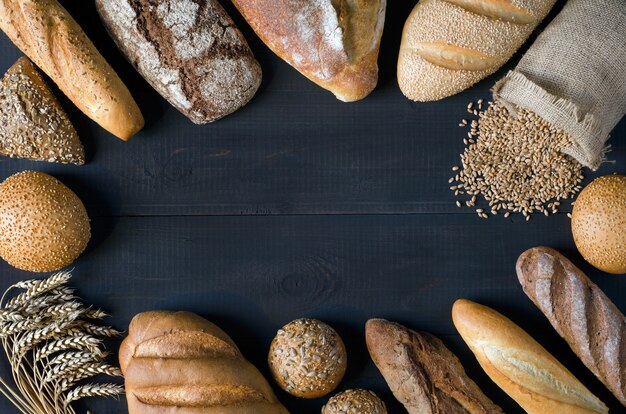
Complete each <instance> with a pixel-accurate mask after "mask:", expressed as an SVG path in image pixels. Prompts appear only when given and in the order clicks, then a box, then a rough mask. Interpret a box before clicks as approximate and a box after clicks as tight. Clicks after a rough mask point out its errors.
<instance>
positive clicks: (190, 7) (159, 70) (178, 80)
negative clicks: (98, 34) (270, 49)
mask: <svg viewBox="0 0 626 414" xmlns="http://www.w3.org/2000/svg"><path fill="white" fill-rule="evenodd" d="M96 6H97V9H98V12H99V13H100V16H101V18H102V21H103V22H104V24H105V26H106V27H107V29H108V31H109V33H110V34H111V37H113V39H114V40H115V43H116V44H117V45H118V47H119V48H120V49H121V50H122V52H124V54H125V55H126V57H127V58H128V60H129V61H130V62H131V63H132V64H133V65H134V66H135V68H136V69H137V70H138V71H139V73H141V75H142V76H143V77H144V78H145V79H146V80H147V81H148V82H149V83H150V84H151V85H152V86H153V87H154V88H155V89H156V90H157V91H158V92H159V93H160V94H161V95H162V96H163V97H164V98H166V99H167V100H168V101H169V102H170V103H171V104H172V105H173V106H174V107H176V108H177V109H178V110H179V111H180V112H182V113H183V114H184V115H185V116H187V117H188V118H189V119H191V120H192V121H193V122H195V123H197V124H204V123H207V122H213V121H215V120H217V119H219V118H222V117H224V116H226V115H228V114H230V113H232V112H234V111H236V110H237V109H239V108H241V107H242V106H244V105H245V104H246V103H247V102H248V101H249V100H250V99H252V97H253V96H254V94H255V92H256V90H257V89H258V87H259V85H260V83H261V67H260V65H259V63H258V62H257V61H256V60H255V59H254V56H253V55H252V52H251V51H250V48H249V47H248V44H247V43H246V40H245V39H244V37H243V35H242V34H241V32H239V30H238V29H237V27H236V26H235V23H234V22H233V21H232V19H231V18H230V17H229V16H228V14H227V13H226V11H225V10H224V9H223V8H222V6H221V5H220V4H219V2H218V1H217V0H176V1H172V0H156V1H155V0H96Z"/></svg>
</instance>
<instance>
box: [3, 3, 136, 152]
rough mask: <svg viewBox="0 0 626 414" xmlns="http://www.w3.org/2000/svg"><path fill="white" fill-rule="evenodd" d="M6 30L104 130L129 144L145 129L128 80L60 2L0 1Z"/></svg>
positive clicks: (16, 43) (18, 45)
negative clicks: (121, 77) (120, 74)
mask: <svg viewBox="0 0 626 414" xmlns="http://www.w3.org/2000/svg"><path fill="white" fill-rule="evenodd" d="M0 29H2V30H3V31H4V32H5V33H6V34H7V36H9V39H11V40H12V41H13V43H15V45H16V46H17V47H19V48H20V49H21V50H22V51H23V52H24V53H25V54H26V56H28V57H29V58H31V59H32V61H33V62H34V63H35V64H36V65H37V66H39V68H40V69H41V70H43V71H44V72H45V73H46V74H47V75H48V76H49V77H50V78H52V80H53V81H54V82H55V83H56V84H57V85H58V87H59V89H61V91H63V93H64V94H65V95H67V97H68V98H70V100H71V101H72V102H74V104H75V105H76V106H77V107H78V109H80V110H81V111H83V112H84V113H85V115H87V116H88V117H90V118H91V119H93V120H94V121H95V122H97V123H98V124H99V125H100V126H102V127H103V128H104V129H106V130H107V131H109V132H110V133H112V134H113V135H115V136H117V137H118V138H121V139H123V140H125V141H126V140H128V139H130V138H131V137H132V136H133V135H135V134H136V133H137V132H139V130H141V128H143V124H144V120H143V116H142V115H141V112H140V111H139V107H137V104H136V103H135V101H134V99H133V97H132V96H131V95H130V92H129V91H128V89H127V88H126V86H125V85H124V83H123V82H122V80H121V79H120V78H119V77H118V76H117V74H116V73H115V71H114V70H113V68H112V67H111V66H110V65H109V64H108V63H107V62H106V60H105V59H104V58H103V57H102V55H101V54H100V53H99V52H98V50H97V49H96V47H95V46H94V45H93V43H91V40H89V38H88V37H87V35H86V34H85V32H83V30H82V29H81V28H80V26H79V25H78V23H76V21H75V20H74V19H73V18H72V16H70V14H69V13H68V12H67V10H65V8H63V6H61V4H60V3H59V2H58V1H57V0H0Z"/></svg>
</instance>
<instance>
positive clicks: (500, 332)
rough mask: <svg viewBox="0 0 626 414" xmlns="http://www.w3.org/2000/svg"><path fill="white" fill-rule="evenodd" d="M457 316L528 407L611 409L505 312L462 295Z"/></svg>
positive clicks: (486, 365) (483, 361)
mask: <svg viewBox="0 0 626 414" xmlns="http://www.w3.org/2000/svg"><path fill="white" fill-rule="evenodd" d="M452 319H453V321H454V325H455V326H456V328H457V330H458V331H459V333H460V334H461V337H463V340H464V341H465V343H467V345H468V346H469V348H470V349H471V350H472V352H473V353H474V355H475V356H476V359H477V360H478V362H479V363H480V365H481V367H482V368H483V369H484V370H485V372H486V373H487V375H489V377H491V379H492V380H493V381H494V382H495V383H496V384H497V385H498V386H499V387H500V388H502V389H503V390H504V391H505V392H506V393H507V394H509V396H510V397H511V398H513V399H514V400H515V401H516V402H517V403H518V404H519V405H520V406H521V407H522V408H523V409H524V410H525V411H526V412H527V413H529V414H550V413H558V412H563V413H568V414H570V413H572V414H592V413H596V414H597V413H603V414H606V413H608V408H607V407H606V406H605V405H604V403H602V401H600V400H599V399H598V398H597V397H596V396H595V395H593V394H592V393H591V392H590V391H589V390H588V389H587V388H585V386H584V385H583V384H581V383H580V382H579V381H578V380H577V379H576V377H574V375H572V373H571V372H569V371H568V370H567V368H565V367H564V366H563V365H561V363H560V362H559V361H558V360H557V359H556V358H554V357H553V356H552V355H551V354H550V353H548V351H546V350H545V349H544V348H543V347H542V346H541V345H539V344H538V343H537V342H536V341H535V340H534V339H533V338H531V337H530V335H528V334H527V333H526V332H524V331H523V330H522V329H521V328H520V327H519V326H517V325H515V324H514V323H513V322H511V321H510V320H509V319H508V318H506V317H505V316H503V315H501V314H500V313H498V312H496V311H495V310H493V309H491V308H488V307H486V306H483V305H479V304H478V303H474V302H472V301H469V300H466V299H459V300H457V301H456V302H455V303H454V306H453V308H452Z"/></svg>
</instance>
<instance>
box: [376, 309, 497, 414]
mask: <svg viewBox="0 0 626 414" xmlns="http://www.w3.org/2000/svg"><path fill="white" fill-rule="evenodd" d="M365 339H366V341H367V349H368V350H369V353H370V355H371V357H372V360H374V363H375V364H376V366H377V367H378V369H379V370H380V372H381V373H382V374H383V376H384V377H385V380H386V381H387V384H389V387H390V388H391V391H392V392H393V394H394V395H395V397H396V398H397V399H398V401H400V402H401V403H402V404H404V406H405V408H406V409H407V411H408V412H409V414H498V413H502V410H501V409H500V407H498V406H497V405H495V404H494V403H493V402H491V400H490V399H489V398H487V397H486V396H485V395H484V394H483V393H482V391H481V390H480V388H478V385H476V383H474V381H472V380H471V379H470V378H468V376H467V374H465V370H464V369H463V366H462V365H461V362H460V361H459V359H458V358H457V357H456V355H454V354H453V353H452V352H450V350H448V348H446V346H445V345H444V344H443V342H441V341H440V340H439V339H438V338H436V337H435V336H433V335H430V334H428V333H426V332H415V331H412V330H410V329H407V328H405V327H404V326H401V325H399V324H397V323H393V322H388V321H386V320H383V319H370V320H369V321H367V324H366V327H365Z"/></svg>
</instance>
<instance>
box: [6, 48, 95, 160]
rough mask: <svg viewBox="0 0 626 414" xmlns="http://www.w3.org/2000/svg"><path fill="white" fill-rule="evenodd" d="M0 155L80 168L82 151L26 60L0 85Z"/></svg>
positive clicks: (41, 78)
mask: <svg viewBox="0 0 626 414" xmlns="http://www.w3.org/2000/svg"><path fill="white" fill-rule="evenodd" d="M0 155H4V156H7V157H15V158H25V159H29V160H35V161H47V162H58V163H63V164H76V165H82V164H84V163H85V150H84V149H83V144H82V143H81V142H80V139H79V138H78V134H77V133H76V130H75V129H74V126H73V125H72V123H71V122H70V120H69V118H68V117H67V114H66V113H65V111H64V110H63V108H62V107H61V104H60V103H59V101H57V99H56V98H55V97H54V95H53V94H52V91H50V88H48V85H47V84H46V82H45V81H44V80H43V77H42V76H41V75H40V74H39V72H38V71H37V69H36V68H35V66H34V65H33V64H32V62H31V61H30V60H28V59H27V58H25V57H23V58H20V59H19V60H18V61H17V62H16V63H15V64H14V65H13V66H12V67H11V68H10V69H9V70H8V71H7V73H6V74H5V76H4V78H3V79H2V82H1V83H0Z"/></svg>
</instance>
